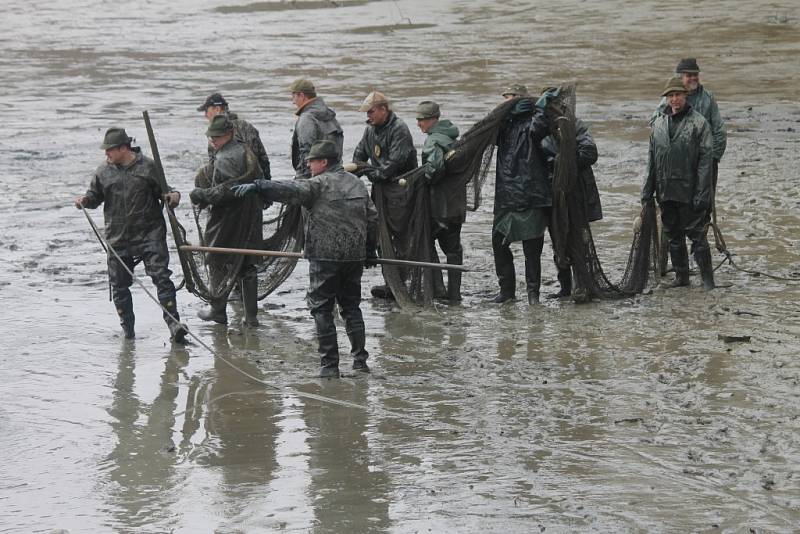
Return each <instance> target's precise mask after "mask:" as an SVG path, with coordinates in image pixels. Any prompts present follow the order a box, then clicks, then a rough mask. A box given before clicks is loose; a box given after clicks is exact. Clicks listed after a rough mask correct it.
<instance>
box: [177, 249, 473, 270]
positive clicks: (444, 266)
mask: <svg viewBox="0 0 800 534" xmlns="http://www.w3.org/2000/svg"><path fill="white" fill-rule="evenodd" d="M180 249H181V250H182V251H185V252H210V253H212V254H244V255H246V256H276V257H279V258H300V259H303V254H302V253H300V252H283V251H280V250H257V249H253V248H224V247H198V246H195V245H182V246H181V247H180ZM371 261H374V262H375V263H377V264H379V265H399V266H401V267H425V268H429V269H446V270H448V271H462V272H469V268H468V267H464V266H463V265H452V264H449V263H430V262H427V261H410V260H393V259H388V258H372V259H371Z"/></svg>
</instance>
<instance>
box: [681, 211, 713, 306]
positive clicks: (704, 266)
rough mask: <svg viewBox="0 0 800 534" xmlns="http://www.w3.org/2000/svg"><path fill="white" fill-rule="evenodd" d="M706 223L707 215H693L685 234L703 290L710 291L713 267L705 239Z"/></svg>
mask: <svg viewBox="0 0 800 534" xmlns="http://www.w3.org/2000/svg"><path fill="white" fill-rule="evenodd" d="M707 223H708V215H707V214H698V213H694V214H693V219H692V221H691V222H690V223H689V224H688V225H687V229H686V233H687V236H688V237H689V239H690V240H691V242H692V253H693V254H694V261H695V262H696V263H697V268H698V269H699V271H700V277H701V278H702V280H703V288H704V289H706V290H710V289H714V288H715V287H716V284H714V267H713V265H712V264H711V247H710V246H709V244H708V239H707V238H706V232H707V231H708V226H707Z"/></svg>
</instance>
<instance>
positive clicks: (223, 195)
mask: <svg viewBox="0 0 800 534" xmlns="http://www.w3.org/2000/svg"><path fill="white" fill-rule="evenodd" d="M206 136H207V137H208V142H209V144H210V145H211V147H212V148H213V150H214V157H213V158H212V159H211V160H210V161H209V162H208V164H207V165H206V166H204V167H203V168H202V169H200V171H199V172H198V173H197V176H196V177H195V189H193V190H192V192H191V193H190V194H189V198H191V200H192V204H195V205H196V206H198V207H199V208H200V209H203V208H206V207H208V208H209V216H208V222H207V223H206V228H205V232H204V238H205V244H206V245H208V246H211V247H228V248H255V249H260V248H262V246H263V243H262V235H263V233H262V204H261V203H260V201H259V200H258V198H247V199H240V198H236V197H235V196H234V194H233V193H232V192H231V187H233V186H234V185H239V184H242V183H247V182H252V181H253V180H255V179H260V178H262V176H263V175H262V172H261V168H260V166H259V164H258V160H257V158H256V155H255V154H253V152H252V151H251V150H250V148H248V147H247V145H245V144H244V143H242V142H240V141H239V140H238V139H236V137H235V132H234V127H233V124H232V122H231V120H230V119H229V118H228V116H227V115H225V114H220V115H217V116H215V117H214V118H213V119H211V124H209V126H208V130H207V131H206ZM206 262H207V265H208V267H209V278H210V281H211V286H212V287H211V288H210V289H211V291H212V293H214V298H213V299H211V300H210V302H209V306H208V307H207V308H205V309H203V310H200V312H198V314H197V315H198V317H200V318H201V319H203V320H204V321H213V322H216V323H220V324H227V322H228V314H227V312H226V307H227V302H228V293H230V291H231V289H232V288H233V285H234V284H235V283H236V282H239V283H240V285H241V287H240V289H241V295H242V307H243V308H244V322H245V325H247V326H258V318H257V314H258V276H257V271H256V263H257V260H255V259H254V257H253V256H239V255H232V254H213V255H210V256H209V257H208V258H207V260H206Z"/></svg>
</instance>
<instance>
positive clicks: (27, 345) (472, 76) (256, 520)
mask: <svg viewBox="0 0 800 534" xmlns="http://www.w3.org/2000/svg"><path fill="white" fill-rule="evenodd" d="M330 4H331V3H327V2H310V3H308V4H303V3H301V2H297V3H294V4H292V5H291V6H289V5H276V4H273V3H269V2H257V3H249V2H240V3H234V2H231V1H230V0H228V1H221V0H202V1H193V2H189V1H188V0H179V1H173V2H149V3H146V4H144V5H143V6H139V5H135V6H134V5H124V6H123V5H121V4H113V3H108V2H100V1H96V0H94V1H93V0H85V1H82V0H68V1H65V2H46V1H31V2H27V3H16V4H15V5H13V6H4V15H5V17H4V18H5V21H6V22H5V24H4V31H3V32H2V35H0V44H2V49H3V54H2V57H1V58H0V72H2V79H3V85H4V96H3V98H2V99H0V109H2V111H3V121H4V132H5V135H4V136H3V138H2V139H0V168H2V173H3V180H2V186H0V188H1V189H0V190H1V191H2V195H0V227H2V228H3V230H2V232H0V250H2V255H0V261H1V262H2V270H1V271H0V272H2V274H0V295H2V311H0V362H2V363H1V367H0V369H2V380H0V430H1V431H0V451H1V452H2V454H3V461H2V467H0V532H49V531H52V530H54V529H67V530H69V531H70V532H112V531H114V532H220V533H229V532H231V533H232V532H274V531H302V532H307V531H311V532H320V533H322V532H331V533H334V532H476V531H487V532H501V531H502V532H531V531H547V532H572V531H603V532H612V531H614V532H618V531H621V532H685V531H700V532H717V531H723V532H740V531H748V530H749V529H752V531H755V532H791V531H795V530H796V529H797V525H798V524H800V482H798V479H799V478H800V472H799V471H798V469H797V466H798V465H800V452H798V451H800V434H799V433H798V431H799V430H800V428H799V427H800V424H799V423H798V415H799V414H800V411H799V410H800V401H798V396H797V392H798V380H800V364H798V359H797V353H798V348H799V346H800V343H799V342H798V334H800V326H798V324H800V322H799V321H798V318H799V316H800V312H799V310H798V305H797V304H796V303H797V301H798V297H800V291H798V286H797V284H791V283H785V282H781V281H776V280H771V279H768V278H765V277H752V276H750V275H747V274H744V273H742V272H740V271H736V270H734V269H732V268H731V267H730V266H729V265H725V266H723V267H721V268H720V269H719V270H718V271H717V282H718V284H720V285H721V286H725V287H722V288H720V289H718V290H716V291H714V292H712V293H704V292H702V291H701V290H700V289H698V288H697V284H698V282H697V280H695V279H693V284H694V286H695V287H693V288H692V289H679V290H664V289H660V288H656V289H655V290H654V291H653V292H652V293H651V294H648V295H644V296H641V297H638V298H636V299H631V300H628V301H623V302H613V303H610V302H599V303H593V304H590V305H586V306H575V305H573V304H570V303H567V302H547V303H546V304H544V305H542V306H539V307H536V308H533V309H529V307H528V306H527V305H525V304H523V303H521V302H520V303H515V304H512V305H509V306H505V307H501V308H498V307H496V306H493V305H487V304H485V303H484V297H485V296H487V295H489V294H490V293H491V292H492V291H494V289H495V284H496V282H495V277H494V274H493V267H492V259H491V250H490V245H489V232H488V230H489V227H490V223H491V214H490V208H491V187H490V186H489V187H487V191H486V193H487V199H488V200H487V203H486V206H485V207H484V208H482V209H481V210H480V211H479V212H478V213H474V214H471V215H470V216H469V220H468V222H467V224H466V225H465V228H464V239H465V242H466V249H467V253H466V257H467V261H468V263H469V264H470V265H471V266H472V267H473V268H474V272H472V273H471V274H470V275H469V276H468V277H466V278H465V288H464V293H465V301H464V305H463V306H461V307H455V308H448V307H438V308H436V309H435V310H431V311H429V312H426V313H423V314H418V315H410V314H407V313H402V312H400V311H398V310H396V309H393V308H391V307H390V306H387V305H385V304H383V303H381V302H377V301H373V300H370V299H369V298H367V300H366V301H365V303H364V311H365V316H366V320H367V327H368V334H369V338H368V346H367V348H368V349H369V351H370V353H371V354H372V359H371V362H372V366H373V370H374V372H373V374H372V375H371V376H370V377H368V378H356V377H353V376H348V377H346V378H344V379H342V380H340V381H336V382H320V381H318V380H315V379H313V378H311V374H312V371H313V370H314V368H315V363H316V361H315V356H314V344H313V336H312V335H313V328H312V324H311V322H310V321H309V319H308V313H307V309H306V308H305V304H304V301H303V290H304V287H305V283H306V274H307V271H306V270H305V269H304V268H303V266H302V265H301V266H300V267H299V268H298V269H297V271H296V272H295V275H294V276H293V277H292V278H291V279H290V280H289V281H288V282H287V283H286V285H285V286H284V287H282V288H281V290H280V291H279V292H278V293H277V294H276V295H274V296H273V297H271V298H270V299H269V301H268V302H267V303H266V304H267V307H266V308H265V309H264V310H263V311H262V312H261V314H260V318H261V322H262V326H261V327H260V328H258V329H257V330H256V331H250V332H241V331H239V330H238V329H237V328H236V327H235V322H236V321H235V320H234V321H233V322H232V326H231V328H230V329H229V330H228V329H225V328H222V327H210V326H208V325H205V324H201V323H200V322H199V321H198V320H197V319H196V318H195V313H196V311H197V309H198V308H199V307H200V303H199V302H198V301H197V300H196V299H195V298H193V297H191V296H190V295H187V294H186V293H185V292H182V293H181V294H180V295H179V307H180V310H181V313H182V314H183V315H184V317H186V318H187V320H188V322H189V325H190V327H191V328H192V330H193V331H194V332H195V333H196V334H197V335H198V336H199V338H200V339H201V340H202V341H203V343H205V344H207V345H208V346H209V347H211V348H212V349H213V351H214V353H213V354H212V353H211V352H209V351H208V350H206V349H205V348H204V347H202V346H201V345H200V344H199V343H193V344H190V345H188V346H187V347H171V346H170V344H169V343H168V342H166V329H165V327H164V326H163V323H161V319H160V314H159V313H158V312H157V311H156V309H155V308H154V305H153V304H152V302H150V301H149V300H148V298H147V296H146V295H145V294H144V292H143V291H142V290H141V289H139V288H136V289H135V290H134V300H135V308H136V313H137V332H138V337H137V339H136V340H135V341H134V342H126V341H124V340H123V339H121V337H120V336H119V332H118V326H117V324H116V319H115V317H114V314H113V307H112V306H111V304H109V303H108V302H107V285H106V276H105V266H104V256H103V254H102V251H101V249H100V247H99V245H98V243H97V241H96V240H95V238H94V237H93V236H92V234H91V233H90V230H89V226H88V224H87V222H86V220H85V219H84V218H83V216H82V215H81V214H80V212H77V211H76V210H75V209H74V208H72V207H71V206H70V205H69V201H70V199H71V198H73V197H74V196H75V195H77V194H79V193H80V192H82V191H83V190H84V189H85V187H86V185H87V183H88V176H89V173H90V171H91V170H92V169H93V168H94V167H95V166H96V165H97V164H98V163H99V162H100V160H101V159H102V154H101V152H100V151H99V150H98V148H97V146H98V143H99V142H100V139H101V137H102V132H103V131H104V130H105V128H107V127H108V126H109V125H112V124H115V125H116V124H118V125H123V126H126V127H127V128H128V131H129V133H131V134H132V135H134V136H135V137H137V138H138V139H139V140H140V141H143V140H145V133H144V128H143V125H142V123H141V111H142V110H143V109H148V110H149V111H150V114H151V117H152V119H153V123H154V127H155V129H156V132H157V135H158V138H159V141H160V144H161V146H160V148H161V153H162V157H163V159H164V165H165V168H166V171H167V174H168V176H169V180H170V181H171V183H172V184H174V185H175V186H176V187H178V188H179V189H181V190H182V191H184V192H187V191H188V190H189V188H190V187H191V181H192V176H193V169H195V168H196V167H197V166H198V165H199V163H200V162H201V160H202V156H203V154H204V152H205V148H204V138H203V132H204V129H205V123H204V121H203V120H202V117H201V116H200V114H199V113H197V112H196V111H195V107H196V106H197V105H199V103H200V102H202V100H203V98H204V97H205V96H206V95H207V94H208V93H209V92H211V91H212V90H220V91H222V92H223V93H224V94H225V95H226V97H228V98H229V100H230V101H231V103H232V108H233V109H235V110H237V111H238V112H239V113H241V114H242V115H243V116H244V117H245V118H247V119H249V120H250V121H251V122H253V123H254V124H255V125H256V126H258V127H259V128H260V130H261V133H262V137H263V138H264V140H265V144H266V146H267V149H268V151H269V154H270V157H271V159H272V162H273V163H272V164H273V169H274V174H275V175H276V176H277V177H281V176H286V177H288V176H289V175H290V169H289V159H288V151H289V138H290V137H289V136H290V132H291V127H292V124H293V117H292V115H291V107H290V103H289V99H288V95H287V94H286V91H285V87H286V86H287V85H288V83H290V82H291V80H293V79H294V78H296V77H298V76H301V75H303V76H308V77H310V78H312V79H314V80H315V81H316V82H317V86H318V88H319V90H320V93H321V94H322V95H323V96H324V97H325V98H326V100H327V101H328V102H329V104H331V105H332V106H333V107H334V108H335V109H336V110H337V111H338V113H339V117H340V119H341V121H342V124H343V126H344V129H345V132H346V138H345V144H346V149H347V151H348V152H350V151H352V148H353V147H354V146H355V143H356V142H357V140H358V138H359V136H360V133H361V129H362V120H363V117H362V114H360V113H358V112H357V111H356V110H357V106H358V103H359V101H360V100H361V99H362V98H363V97H364V95H365V94H366V93H367V92H368V91H369V90H371V89H372V88H380V89H383V90H385V91H386V92H388V93H389V95H390V96H392V97H394V98H395V99H396V100H397V109H398V113H399V114H400V115H401V116H402V117H403V118H405V119H406V120H407V121H409V122H413V121H411V119H412V115H411V112H412V110H413V107H414V106H415V104H416V102H417V101H419V100H421V99H423V98H434V99H436V100H438V101H440V102H442V104H443V109H444V112H445V114H446V115H447V116H448V117H449V118H451V119H452V120H454V122H456V123H457V124H458V125H460V126H461V127H462V128H465V127H467V126H468V125H470V124H472V123H473V122H474V121H476V120H477V119H479V118H480V117H481V116H482V115H483V114H484V113H486V112H487V111H488V110H489V109H491V107H492V106H493V105H494V104H495V103H496V102H497V101H498V92H499V91H500V88H502V87H503V86H504V85H506V84H508V83H510V82H512V81H524V82H527V83H528V84H529V86H531V87H534V88H538V87H540V86H543V85H545V84H551V83H553V82H554V81H556V82H557V81H563V80H573V79H574V80H578V81H579V83H580V86H579V97H580V100H579V112H580V114H581V116H582V117H583V118H584V119H586V120H588V121H589V122H590V123H591V124H592V125H593V128H594V133H595V137H596V138H597V141H598V145H599V147H600V153H601V157H600V160H599V162H598V164H597V166H596V174H597V176H598V180H599V185H600V190H601V193H602V197H603V202H604V211H605V219H604V220H603V221H602V222H600V223H597V224H596V226H595V238H596V240H597V243H598V247H599V249H600V253H601V256H602V258H603V260H604V261H605V267H606V269H607V271H608V272H609V274H610V276H611V278H612V279H616V278H618V277H619V276H620V274H621V270H622V268H623V266H624V262H625V256H626V253H627V247H628V239H629V237H630V232H631V220H632V218H633V216H634V215H635V212H636V210H637V206H638V202H637V193H638V188H639V183H640V179H641V176H642V172H643V170H644V166H645V158H646V136H647V128H646V118H647V117H648V116H649V114H650V112H651V109H652V107H653V105H654V103H655V101H656V100H657V94H658V93H659V92H660V87H661V85H662V83H663V81H664V79H665V78H666V77H668V75H669V73H670V71H671V69H672V68H673V66H674V64H675V62H676V60H677V58H679V57H681V56H683V55H690V54H693V55H697V56H698V57H699V58H700V63H701V66H702V67H703V77H704V80H705V81H706V83H707V85H708V86H709V87H710V88H711V89H712V90H714V91H715V92H716V93H717V95H718V97H719V100H720V103H721V109H722V114H723V116H724V118H725V119H726V121H727V122H728V128H729V130H728V131H729V146H728V151H727V153H726V156H725V159H724V160H723V162H722V165H721V171H720V176H721V178H720V183H721V186H720V192H719V195H718V197H719V198H718V203H719V211H720V224H721V227H722V229H723V231H724V233H725V237H726V239H727V244H728V247H729V249H730V250H731V251H733V252H734V253H735V254H736V257H735V259H736V261H737V262H739V263H740V264H741V265H742V266H745V267H749V268H751V269H757V270H762V271H769V272H773V273H777V274H783V275H790V274H792V273H794V274H795V275H796V274H798V273H800V252H799V251H798V247H799V246H800V241H799V240H798V226H800V218H799V217H798V215H797V214H798V207H800V199H798V194H797V185H796V177H797V169H798V166H800V156H798V148H799V146H800V145H799V144H798V136H797V132H796V131H797V129H798V128H800V110H799V109H798V101H800V90H798V88H797V84H796V78H797V74H798V71H800V60H798V57H800V54H798V53H799V52H800V50H799V49H800V45H798V43H799V42H800V41H799V40H798V35H799V34H798V24H800V21H799V20H798V12H797V8H796V6H795V5H794V3H793V2H789V1H774V2H763V3H749V4H747V5H742V4H741V3H739V2H722V1H710V2H699V3H698V2H692V3H687V4H685V5H682V4H681V3H678V4H675V3H672V4H664V3H657V2H627V1H623V0H617V1H603V2H573V1H567V2H561V3H559V5H558V6H549V5H544V4H541V3H524V2H513V3H511V2H467V1H461V2H459V1H440V2H421V1H412V0H408V1H402V0H401V1H398V2H344V3H343V4H344V5H343V6H342V7H338V8H336V7H328V6H330ZM301 8H307V9H301ZM414 135H415V139H416V140H417V142H418V143H420V144H421V142H422V137H421V136H420V135H419V132H414ZM188 214H189V211H188V209H187V208H186V206H183V207H182V209H180V210H179V215H180V216H181V217H184V218H186V220H187V221H188V220H189V219H188ZM94 217H95V218H96V220H98V221H101V220H102V216H101V215H100V213H99V212H95V213H94ZM549 255H550V251H549V249H546V251H545V257H549ZM715 259H716V261H721V260H722V257H721V256H717V257H716V258H715ZM518 271H519V272H520V273H521V266H518ZM378 277H379V275H378V273H376V272H373V271H370V272H368V273H367V275H366V277H365V280H364V284H365V286H369V285H372V284H373V283H376V282H377V280H378ZM544 278H545V283H546V284H548V285H552V284H553V283H554V279H555V270H554V268H553V266H552V265H550V264H549V262H547V261H545V275H544ZM520 283H521V281H520ZM148 284H149V282H148ZM548 289H549V287H545V288H544V290H545V291H547V290H548ZM239 312H240V310H238V309H235V313H234V319H236V318H238V317H239ZM720 335H723V336H724V335H748V336H751V340H750V342H749V343H725V342H724V341H722V340H720V339H719V336H720ZM340 336H341V338H342V339H344V332H343V330H340ZM229 364H233V365H235V366H236V369H234V368H233V367H231V365H229ZM347 364H349V361H348V359H347V357H344V358H343V368H344V366H346V365H347ZM313 395H318V396H324V397H327V398H330V399H335V400H338V401H345V402H347V403H352V404H355V405H358V406H360V408H356V407H353V406H343V405H341V404H333V403H330V402H325V401H322V400H318V399H315V398H313V397H312V396H313Z"/></svg>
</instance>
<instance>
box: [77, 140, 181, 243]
mask: <svg viewBox="0 0 800 534" xmlns="http://www.w3.org/2000/svg"><path fill="white" fill-rule="evenodd" d="M134 150H136V151H137V152H136V158H135V159H134V160H133V161H132V162H131V163H130V165H127V166H124V167H123V166H120V165H114V164H111V163H108V162H106V163H103V164H102V165H100V166H99V167H97V170H95V172H94V176H92V179H91V183H90V184H89V189H88V190H87V191H86V198H87V202H86V207H87V208H96V207H98V206H99V205H100V204H103V216H104V218H105V223H106V226H105V234H106V240H107V241H108V244H109V245H111V246H113V247H114V248H118V249H120V250H124V249H125V248H126V247H128V246H134V247H135V246H138V245H143V244H145V243H150V242H153V241H163V240H165V239H166V235H167V233H166V232H167V229H166V224H165V223H164V216H163V215H162V213H161V208H162V206H161V187H160V185H159V181H158V178H157V175H156V166H155V163H154V162H153V160H152V159H150V158H148V157H146V156H144V155H142V154H141V153H140V152H138V148H136V149H134ZM171 190H172V189H170V191H171Z"/></svg>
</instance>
